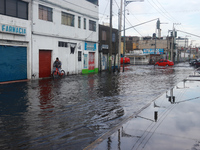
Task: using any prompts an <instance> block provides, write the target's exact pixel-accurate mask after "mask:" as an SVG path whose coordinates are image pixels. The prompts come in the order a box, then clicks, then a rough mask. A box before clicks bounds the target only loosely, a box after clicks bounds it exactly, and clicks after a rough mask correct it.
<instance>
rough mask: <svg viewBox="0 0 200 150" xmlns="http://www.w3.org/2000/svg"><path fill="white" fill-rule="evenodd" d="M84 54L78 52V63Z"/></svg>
mask: <svg viewBox="0 0 200 150" xmlns="http://www.w3.org/2000/svg"><path fill="white" fill-rule="evenodd" d="M81 56H82V52H81V51H78V61H81Z"/></svg>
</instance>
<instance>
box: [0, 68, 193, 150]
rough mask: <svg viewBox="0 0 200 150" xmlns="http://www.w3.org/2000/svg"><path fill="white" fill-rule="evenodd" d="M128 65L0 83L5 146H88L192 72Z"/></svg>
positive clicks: (1, 139)
mask: <svg viewBox="0 0 200 150" xmlns="http://www.w3.org/2000/svg"><path fill="white" fill-rule="evenodd" d="M125 70H126V71H125V72H124V73H114V74H109V73H107V72H102V73H101V74H89V75H74V76H67V77H66V78H64V79H54V80H53V79H45V80H33V81H29V82H23V83H14V84H8V85H0V93H1V94H0V99H1V101H0V112H1V115H0V133H1V134H2V135H3V136H1V137H0V149H83V148H84V147H86V146H87V145H88V144H90V143H91V142H92V141H94V140H95V139H96V138H98V137H99V136H101V135H102V134H103V133H105V132H107V131H108V130H109V129H111V128H112V127H114V126H115V125H116V124H118V123H120V122H121V121H122V120H123V119H125V118H127V117H129V116H130V115H132V114H133V113H135V112H137V111H138V110H139V109H140V108H142V107H144V106H145V105H146V104H148V103H149V102H150V101H151V100H152V99H154V98H155V97H157V96H158V95H159V94H161V93H163V92H164V91H166V89H168V88H169V87H171V86H173V85H174V84H175V83H177V81H178V80H180V79H181V78H185V76H186V75H188V74H189V72H190V71H191V70H184V68H183V67H182V68H181V69H180V68H179V69H177V68H170V67H169V68H156V69H153V67H152V66H131V65H128V66H126V67H125Z"/></svg>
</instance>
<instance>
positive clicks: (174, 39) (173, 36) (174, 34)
mask: <svg viewBox="0 0 200 150" xmlns="http://www.w3.org/2000/svg"><path fill="white" fill-rule="evenodd" d="M174 25H180V23H173V30H172V46H171V61H173V62H174V49H175V46H174V45H175V43H176V37H177V32H176V31H175V27H174Z"/></svg>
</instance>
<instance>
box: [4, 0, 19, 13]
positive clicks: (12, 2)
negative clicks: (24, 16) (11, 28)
mask: <svg viewBox="0 0 200 150" xmlns="http://www.w3.org/2000/svg"><path fill="white" fill-rule="evenodd" d="M6 15H8V16H12V17H16V16H17V1H16V0H6Z"/></svg>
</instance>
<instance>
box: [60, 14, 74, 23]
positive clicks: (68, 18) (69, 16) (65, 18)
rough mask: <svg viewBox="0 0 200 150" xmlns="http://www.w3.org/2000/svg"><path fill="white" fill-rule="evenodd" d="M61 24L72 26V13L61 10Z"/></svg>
mask: <svg viewBox="0 0 200 150" xmlns="http://www.w3.org/2000/svg"><path fill="white" fill-rule="evenodd" d="M62 24H64V25H67V26H72V27H74V15H72V14H68V13H65V12H62Z"/></svg>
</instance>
